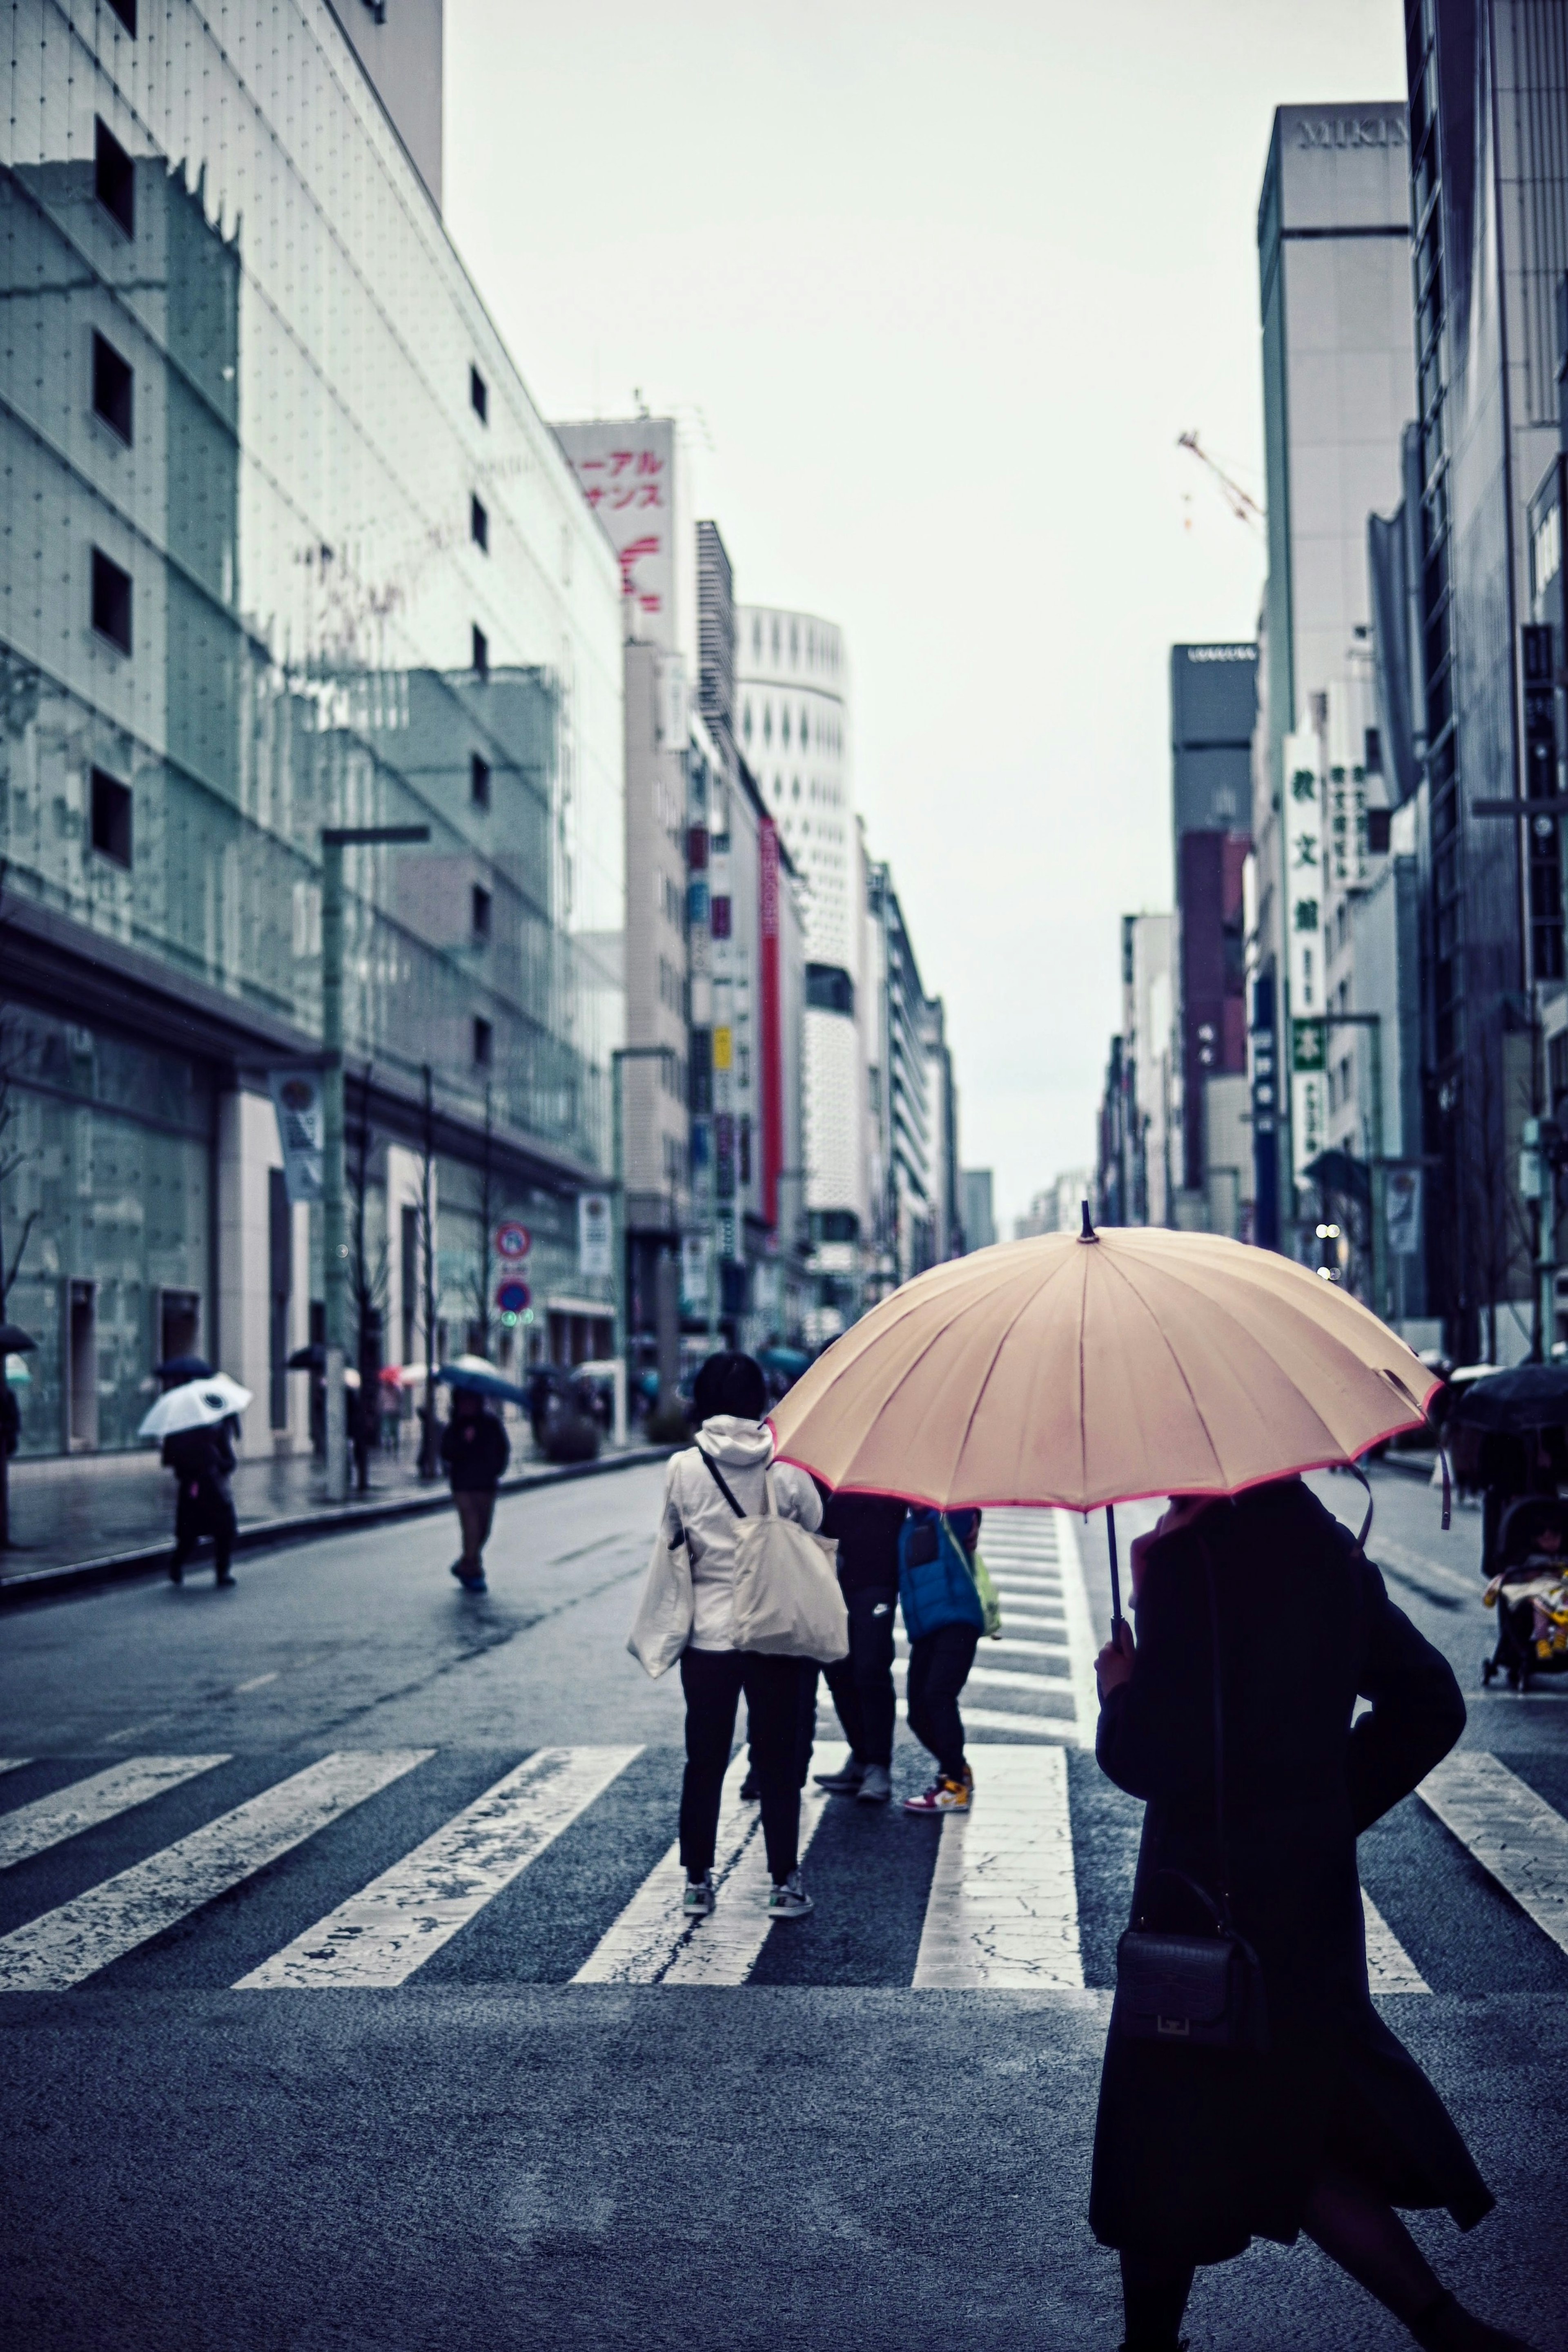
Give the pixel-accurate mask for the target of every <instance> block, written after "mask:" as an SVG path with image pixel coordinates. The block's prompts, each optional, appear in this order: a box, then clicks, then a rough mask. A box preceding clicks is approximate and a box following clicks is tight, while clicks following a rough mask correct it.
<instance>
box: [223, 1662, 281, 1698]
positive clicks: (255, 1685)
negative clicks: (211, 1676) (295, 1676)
mask: <svg viewBox="0 0 1568 2352" xmlns="http://www.w3.org/2000/svg"><path fill="white" fill-rule="evenodd" d="M278 1671H279V1670H278V1669H277V1668H276V1667H275V1668H274V1669H273V1671H272V1673H271V1674H269V1675H252V1676H251V1678H250V1680H249V1682H247V1683H235V1686H234V1696H235V1698H238V1697H240V1696H242V1694H243V1693H244V1692H246V1691H253V1690H262V1689H264V1688H265V1686H266V1685H267V1684H268V1683H275V1682H276V1681H277V1675H278Z"/></svg>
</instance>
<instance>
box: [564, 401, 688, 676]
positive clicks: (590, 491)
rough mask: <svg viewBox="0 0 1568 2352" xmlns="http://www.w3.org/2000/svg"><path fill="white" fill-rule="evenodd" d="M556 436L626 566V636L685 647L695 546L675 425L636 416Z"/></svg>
mask: <svg viewBox="0 0 1568 2352" xmlns="http://www.w3.org/2000/svg"><path fill="white" fill-rule="evenodd" d="M556 438H557V440H558V441H559V443H560V446H561V447H562V449H563V450H564V451H565V452H566V457H567V460H568V463H569V464H570V467H571V468H572V471H573V472H574V473H575V474H576V476H577V478H578V480H579V482H580V484H581V486H582V495H583V497H584V498H585V499H587V500H588V503H589V505H590V506H591V508H592V509H593V510H594V512H595V514H596V515H597V516H598V517H599V520H600V521H601V523H602V524H603V526H604V529H605V530H606V531H607V532H608V533H609V536H610V543H611V545H612V547H613V548H614V550H615V553H616V556H617V558H618V559H619V561H620V564H621V593H622V598H623V599H624V603H625V613H626V635H628V636H632V637H640V638H642V639H643V640H645V641H646V642H649V643H652V644H653V645H657V646H664V648H665V649H666V650H667V651H668V652H671V653H679V652H683V651H685V646H684V645H683V642H682V640H683V635H684V634H685V631H686V627H687V617H686V614H685V612H684V610H683V604H684V602H685V600H686V599H687V598H688V597H689V596H690V594H691V593H692V591H691V589H690V588H689V586H688V585H687V583H686V581H685V576H684V575H685V568H686V565H687V564H688V563H689V564H692V565H695V561H696V556H695V548H691V549H688V548H687V547H686V546H685V544H684V539H685V538H689V537H690V532H689V530H688V529H687V527H686V525H685V519H684V516H683V515H682V514H681V512H680V511H679V501H678V493H677V471H678V466H679V456H678V452H677V448H676V435H675V425H674V419H673V418H672V417H668V416H633V417H622V418H620V419H612V420H608V421H601V422H596V423H594V424H591V425H557V427H556Z"/></svg>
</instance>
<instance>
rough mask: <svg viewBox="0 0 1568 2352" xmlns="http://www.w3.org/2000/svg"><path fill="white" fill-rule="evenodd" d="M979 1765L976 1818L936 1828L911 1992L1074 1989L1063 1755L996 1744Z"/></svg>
mask: <svg viewBox="0 0 1568 2352" xmlns="http://www.w3.org/2000/svg"><path fill="white" fill-rule="evenodd" d="M976 1760H977V1767H978V1769H977V1773H976V1782H977V1790H976V1796H975V1807H974V1811H972V1812H970V1813H949V1814H948V1815H947V1817H946V1820H945V1821H944V1822H943V1824H942V1837H941V1843H939V1845H938V1846H937V1849H936V1870H935V1872H934V1873H933V1874H932V1880H931V1892H930V1895H929V1897H928V1898H927V1901H926V1905H925V1926H924V1927H923V1928H922V1930H921V1936H920V1952H919V1956H918V1958H916V1960H915V1986H916V1987H917V1988H936V1987H946V1988H947V1989H949V1990H956V1991H972V1990H979V1989H981V1988H988V1987H998V1986H1001V1987H1011V1988H1016V1987H1022V1986H1030V1987H1034V1988H1037V1989H1039V1990H1043V1991H1062V1990H1078V1989H1079V1988H1081V1987H1082V1982H1083V1963H1082V1958H1080V1955H1079V1949H1078V1885H1077V1880H1076V1877H1075V1875H1074V1873H1073V1867H1072V1822H1071V1816H1070V1814H1069V1811H1068V1801H1067V1758H1066V1755H1065V1753H1064V1752H1063V1750H1062V1749H1061V1748H1004V1747H1002V1746H1000V1745H998V1746H996V1747H993V1748H986V1749H984V1750H983V1752H980V1753H978V1754H977V1759H976Z"/></svg>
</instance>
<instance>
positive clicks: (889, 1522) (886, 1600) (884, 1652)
mask: <svg viewBox="0 0 1568 2352" xmlns="http://www.w3.org/2000/svg"><path fill="white" fill-rule="evenodd" d="M905 1510H906V1506H905V1504H904V1501H903V1499H902V1498H901V1497H900V1496H895V1495H830V1496H829V1497H828V1501H827V1505H826V1507H825V1509H824V1511H823V1513H822V1533H823V1534H824V1535H828V1536H831V1537H833V1538H834V1539H835V1540H836V1542H837V1544H838V1547H839V1583H840V1586H841V1590H842V1591H843V1596H844V1605H845V1607H846V1608H847V1610H848V1611H849V1619H850V1654H849V1656H848V1657H847V1658H840V1659H838V1660H837V1661H836V1662H835V1663H834V1664H832V1665H831V1666H824V1668H823V1669H822V1673H823V1677H824V1679H825V1681H826V1683H827V1685H828V1688H829V1690H830V1692H831V1694H832V1701H833V1706H834V1707H835V1708H836V1709H837V1712H838V1717H839V1721H840V1723H841V1725H842V1727H843V1734H844V1738H846V1739H847V1740H848V1741H849V1743H850V1753H849V1759H848V1760H847V1762H846V1763H845V1764H844V1766H843V1767H842V1769H841V1770H840V1771H837V1772H819V1773H818V1774H817V1783H818V1786H819V1787H820V1788H823V1789H827V1790H830V1791H831V1793H832V1794H833V1795H835V1796H844V1797H855V1798H858V1799H860V1800H861V1801H863V1802H864V1803H867V1804H885V1803H886V1802H887V1801H888V1799H889V1798H890V1797H891V1796H892V1794H893V1733H894V1724H895V1723H896V1721H897V1719H898V1701H897V1697H896V1695H895V1693H894V1687H893V1655H894V1628H895V1624H896V1622H897V1612H898V1538H899V1531H900V1529H901V1528H903V1526H904V1516H905ZM972 1654H973V1653H972V1651H971V1655H972ZM966 1671H967V1669H966ZM959 1745H960V1748H962V1738H961V1737H960V1742H959Z"/></svg>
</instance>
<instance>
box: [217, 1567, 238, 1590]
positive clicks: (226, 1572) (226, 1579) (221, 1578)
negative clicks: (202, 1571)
mask: <svg viewBox="0 0 1568 2352" xmlns="http://www.w3.org/2000/svg"><path fill="white" fill-rule="evenodd" d="M213 1581H214V1584H215V1585H216V1586H217V1587H218V1589H219V1590H220V1591H221V1590H222V1588H223V1587H224V1586H225V1584H232V1583H233V1582H234V1570H233V1569H231V1568H220V1569H219V1570H218V1572H217V1574H216V1576H215V1577H214V1579H213Z"/></svg>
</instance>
